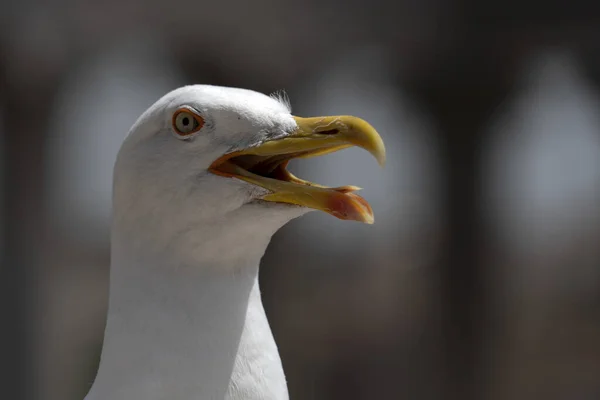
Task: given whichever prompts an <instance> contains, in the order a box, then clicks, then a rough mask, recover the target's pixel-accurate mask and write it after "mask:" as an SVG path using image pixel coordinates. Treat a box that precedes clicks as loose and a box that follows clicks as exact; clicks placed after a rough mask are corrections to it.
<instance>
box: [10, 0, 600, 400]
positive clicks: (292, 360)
mask: <svg viewBox="0 0 600 400" xmlns="http://www.w3.org/2000/svg"><path fill="white" fill-rule="evenodd" d="M0 6H1V7H0V210H1V214H0V227H1V230H0V257H1V260H2V264H1V269H0V304H1V306H0V311H1V316H2V318H1V321H2V322H1V323H0V334H1V335H2V338H1V340H0V343H1V344H0V349H1V352H0V354H1V356H0V366H1V367H2V370H1V373H0V392H1V393H0V398H1V399H3V400H4V399H6V400H9V399H11V400H12V399H16V400H19V399H35V400H38V399H39V400H81V399H83V397H84V395H85V394H86V393H87V390H88V388H89V387H90V385H91V383H92V381H93V379H94V376H95V372H96V368H97V365H98V361H99V354H100V349H101V346H102V339H103V329H104V323H105V321H104V320H105V317H106V310H107V304H106V302H107V294H108V293H107V290H108V272H109V262H110V260H109V227H110V207H111V204H110V203H111V200H110V199H111V180H112V167H113V162H114V160H115V156H116V153H117V151H118V148H119V146H120V143H121V141H122V140H123V138H124V136H125V134H126V133H127V131H128V129H129V127H130V126H131V125H132V123H133V122H134V121H135V120H136V119H137V117H138V116H139V114H140V113H141V112H142V111H144V110H145V109H146V108H147V107H149V106H150V105H151V104H152V103H153V102H154V101H156V100H157V99H158V98H159V97H160V96H162V95H163V94H164V93H166V92H167V91H169V90H171V89H174V88H176V87H178V86H182V85H184V84H190V83H208V84H215V85H226V86H238V87H244V88H249V89H254V90H257V91H261V92H264V93H270V92H273V91H276V90H281V89H284V90H285V91H286V92H287V94H288V95H289V97H290V99H291V103H292V107H293V111H294V114H296V115H301V116H312V115H327V114H353V115H357V116H360V117H363V118H365V119H367V120H368V121H370V122H371V123H372V124H373V125H374V126H375V128H377V130H378V131H379V132H380V133H381V135H382V137H383V138H384V140H385V142H386V146H387V148H388V160H389V161H388V164H387V167H386V168H385V170H383V171H381V170H380V169H379V168H378V167H377V165H376V163H375V161H374V160H372V159H371V158H370V156H369V155H368V154H367V153H366V152H361V151H359V150H354V149H351V150H346V151H344V152H341V153H336V154H333V155H330V156H328V157H324V158H318V159H312V160H311V161H310V162H308V161H298V162H296V163H295V164H293V165H292V166H291V168H292V170H293V171H295V172H297V173H298V174H299V175H300V176H302V177H303V178H305V179H309V180H315V181H318V182H319V183H323V184H328V185H336V186H338V185H345V184H356V185H358V186H360V187H363V188H364V192H363V195H364V196H365V197H366V198H367V200H369V202H370V203H371V204H372V206H373V209H374V211H375V218H376V223H375V225H372V226H366V225H365V226H363V225H361V224H357V223H348V222H343V221H338V220H336V219H334V218H333V217H331V216H328V215H326V214H323V213H311V214H309V215H307V216H305V217H303V218H301V219H299V220H296V221H293V222H292V223H290V224H289V225H287V226H286V227H284V228H283V229H282V230H281V231H280V232H278V233H277V235H276V236H275V237H274V239H273V240H272V243H271V245H270V247H269V249H268V251H267V254H266V256H265V258H264V260H263V264H262V269H261V284H262V290H263V299H264V302H265V307H266V309H267V313H268V316H269V319H270V322H271V325H272V328H273V331H274V334H275V337H276V340H277V342H278V344H279V347H280V351H281V355H282V358H283V363H284V368H285V370H286V372H287V376H288V381H289V386H290V393H291V398H292V400H304V399H306V400H320V399H325V400H337V399H340V400H341V399H343V400H371V399H461V400H471V399H473V400H476V399H477V400H478V399H490V400H505V399H516V400H519V399H550V400H554V399H556V400H562V399H565V400H567V399H568V400H579V399H581V400H587V399H590V400H592V399H599V398H600V113H599V110H600V109H599V106H600V13H599V12H597V11H598V10H596V7H594V2H592V1H591V0H590V1H578V0H573V1H570V2H568V4H566V5H565V4H559V2H553V1H541V0H521V1H516V0H506V1H493V2H492V1H477V0H421V1H416V0H398V1H385V0H372V1H368V2H367V1H362V0H321V1H314V0H304V1H291V0H256V1H253V2H249V1H243V0H221V1H217V2H209V1H207V0H196V1H192V0H174V1H171V2H166V1H158V0H150V1H145V2H142V1H139V0H120V1H116V0H104V1H102V2H89V1H84V2H82V1H75V0H60V1H58V0H57V1H53V2H43V1H41V0H30V1H22V2H16V1H12V2H8V1H6V0H5V1H4V2H2V3H1V4H0Z"/></svg>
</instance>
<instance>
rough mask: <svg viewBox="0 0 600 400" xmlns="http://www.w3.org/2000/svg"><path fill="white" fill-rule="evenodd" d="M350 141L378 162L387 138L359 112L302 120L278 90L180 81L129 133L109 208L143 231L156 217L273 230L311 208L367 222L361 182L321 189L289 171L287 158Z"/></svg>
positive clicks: (370, 219)
mask: <svg viewBox="0 0 600 400" xmlns="http://www.w3.org/2000/svg"><path fill="white" fill-rule="evenodd" d="M352 146H358V147H361V148H364V149H365V150H367V151H368V152H370V153H371V154H372V155H373V156H374V157H375V158H376V159H377V161H378V162H379V163H380V164H382V165H383V163H384V161H385V148H384V144H383V141H382V140H381V137H380V136H379V135H378V133H377V132H376V131H375V129H374V128H373V127H372V126H371V125H369V124H368V123H367V122H366V121H364V120H362V119H360V118H357V117H352V116H332V117H313V118H301V117H297V116H293V115H292V114H291V110H290V107H289V102H287V101H285V99H284V98H282V96H267V95H264V94H262V93H258V92H254V91H251V90H245V89H237V88H226V87H217V86H208V85H193V86H186V87H182V88H179V89H176V90H174V91H172V92H170V93H168V94H166V95H165V96H164V97H162V98H161V99H159V100H158V101H157V102H156V103H155V104H153V105H152V106H151V107H150V108H149V109H148V110H146V112H144V113H143V114H142V115H141V116H140V118H139V119H138V120H137V121H136V123H135V124H134V125H133V127H132V128H131V130H130V132H129V134H128V136H127V138H126V139H125V141H124V143H123V145H122V147H121V149H120V151H119V155H118V158H117V163H116V165H115V176H114V186H115V187H114V207H113V214H114V217H115V218H117V219H130V218H136V221H135V222H136V225H138V226H146V228H147V229H152V226H151V222H152V221H155V222H156V223H157V224H160V226H161V227H162V228H164V227H165V226H167V225H169V224H171V225H178V226H184V225H186V223H187V225H190V224H193V223H194V221H195V222H197V223H201V222H202V223H211V222H213V223H214V224H215V225H219V224H227V223H230V224H231V223H233V221H235V220H240V219H241V220H244V219H245V220H247V219H253V222H255V223H258V224H259V225H258V226H261V225H260V224H261V223H264V224H268V223H269V221H271V220H272V221H274V225H279V226H277V228H279V227H280V226H281V225H283V224H285V222H287V221H289V220H290V219H292V218H294V217H297V216H300V215H302V214H304V213H306V212H307V211H310V210H321V211H324V212H326V213H329V214H331V215H333V216H335V217H337V218H341V219H347V220H355V221H361V222H365V223H372V222H373V213H372V210H371V207H370V206H369V204H368V203H367V202H366V201H365V200H364V199H363V198H362V197H360V196H358V195H357V194H355V193H354V192H355V191H356V190H358V188H357V187H355V186H342V187H337V188H329V187H325V186H321V185H318V184H315V183H312V182H308V181H305V180H302V179H300V178H297V177H296V176H294V175H292V174H291V173H290V172H289V171H288V170H287V168H286V167H287V165H288V163H289V161H290V160H292V159H295V158H310V157H315V156H321V155H324V154H327V153H331V152H335V151H338V150H341V149H345V148H348V147H352ZM178 221H180V222H181V223H179V224H178V223H177V222H178ZM184 222H186V223H184ZM154 228H156V226H155V227H154Z"/></svg>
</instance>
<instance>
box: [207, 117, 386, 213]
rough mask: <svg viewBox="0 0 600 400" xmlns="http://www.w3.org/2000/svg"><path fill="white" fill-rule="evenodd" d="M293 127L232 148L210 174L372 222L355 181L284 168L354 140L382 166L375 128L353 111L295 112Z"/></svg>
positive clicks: (276, 196) (382, 155)
mask: <svg viewBox="0 0 600 400" xmlns="http://www.w3.org/2000/svg"><path fill="white" fill-rule="evenodd" d="M294 119H295V120H296V124H297V128H296V129H295V130H294V132H292V133H290V134H289V135H288V136H286V137H284V138H280V139H274V140H270V141H267V142H263V143H261V144H260V145H258V146H255V147H250V148H247V149H244V150H241V151H236V152H232V153H229V154H226V155H224V156H223V157H220V158H219V159H218V160H216V161H215V162H213V164H212V165H211V167H210V169H209V170H210V171H211V172H212V173H214V174H217V175H221V176H225V177H234V178H238V179H241V180H243V181H246V182H249V183H252V184H254V185H257V186H260V187H263V188H265V189H267V190H269V193H268V194H266V195H265V196H263V197H262V200H265V201H273V202H280V203H288V204H295V205H299V206H303V207H309V208H313V209H316V210H321V211H325V212H327V213H329V214H331V215H333V216H335V217H338V218H340V219H346V220H354V221H360V222H365V223H367V224H372V223H373V221H374V219H373V210H372V209H371V206H370V205H369V203H367V201H366V200H365V199H363V198H362V197H360V196H358V195H357V194H355V193H353V192H355V191H357V190H359V188H357V187H356V186H342V187H337V188H329V187H325V186H321V185H317V184H315V183H312V182H308V181H305V180H302V179H300V178H297V177H295V176H294V175H292V174H291V173H290V172H289V171H288V170H287V169H286V167H287V164H288V162H289V161H290V160H291V159H293V158H309V157H315V156H320V155H324V154H327V153H332V152H335V151H338V150H342V149H345V148H348V147H352V146H358V147H361V148H363V149H365V150H367V151H368V152H369V153H371V154H372V155H373V156H374V157H375V158H376V159H377V161H378V162H379V164H380V165H381V166H383V165H384V163H385V147H384V144H383V140H382V139H381V137H380V136H379V134H378V133H377V131H376V130H375V129H374V128H373V127H372V126H371V125H370V124H369V123H368V122H366V121H364V120H362V119H360V118H357V117H352V116H334V117H314V118H300V117H294Z"/></svg>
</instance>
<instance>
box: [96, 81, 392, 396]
mask: <svg viewBox="0 0 600 400" xmlns="http://www.w3.org/2000/svg"><path fill="white" fill-rule="evenodd" d="M182 107H187V108H188V109H189V110H190V111H193V113H194V115H196V114H197V115H199V116H201V119H202V122H203V125H201V129H199V131H197V132H196V133H194V134H193V135H189V136H187V137H185V138H184V140H181V139H182V138H181V137H178V135H177V134H176V132H174V128H173V121H174V113H176V112H177V110H180V109H181V108H182ZM336 118H337V117H336ZM340 118H341V119H340ZM350 118H353V117H339V118H338V119H335V120H332V121H333V122H332V123H335V124H338V125H336V126H339V127H340V128H339V132H338V128H336V130H335V132H333V131H332V130H331V126H329V125H328V127H327V128H328V130H327V131H323V129H324V128H323V127H322V126H318V127H315V128H314V131H315V133H313V134H311V135H312V136H311V137H310V138H307V137H302V138H301V139H302V140H300V141H296V142H294V141H293V139H290V138H292V137H294V132H297V131H298V129H299V127H300V125H301V124H302V123H301V122H298V121H299V119H297V118H296V117H293V116H292V115H291V114H290V110H289V106H288V105H287V104H286V103H285V102H282V101H280V100H278V98H273V97H269V96H265V95H263V94H260V93H256V92H253V91H248V90H243V89H233V88H221V87H214V86H200V85H198V86H188V87H184V88H180V89H177V90H175V91H173V92H171V93H169V94H167V95H166V96H164V97H163V98H162V99H160V100H159V101H158V102H157V103H155V104H154V105H153V106H152V107H150V108H149V109H148V110H147V111H146V112H145V113H144V114H143V115H142V116H141V117H140V118H139V119H138V121H137V122H136V123H135V124H134V126H133V127H132V129H131V131H130V133H129V135H128V136H127V138H126V139H125V141H124V143H123V145H122V147H121V150H120V152H119V155H118V158H117V162H116V165H115V172H114V194H113V225H112V234H111V276H110V302H109V313H108V320H107V325H106V331H105V339H104V345H103V350H102V357H101V362H100V367H99V371H98V374H97V377H96V380H95V382H94V384H93V386H92V388H91V389H90V392H89V393H88V395H87V397H86V400H109V399H110V400H121V399H122V400H138V399H139V400H142V399H144V400H153V399H156V400H158V399H169V400H192V399H193V400H217V399H218V400H221V399H228V400H259V399H260V400H282V399H287V398H288V393H287V387H286V382H285V377H284V373H283V369H282V365H281V361H280V358H279V354H278V352H277V347H276V344H275V341H274V340H273V336H272V334H271V330H270V328H269V324H268V321H267V318H266V315H265V312H264V309H263V306H262V302H261V299H260V290H259V287H258V279H257V276H258V265H259V262H260V259H261V257H262V255H263V253H264V251H265V249H266V247H267V245H268V243H269V241H270V238H271V236H272V235H273V234H274V233H275V232H276V231H277V230H278V229H279V228H280V227H281V226H283V225H284V224H285V223H286V222H288V221H290V220H291V219H293V218H295V217H298V216H300V215H302V214H304V213H306V212H307V211H310V208H308V207H305V206H303V203H302V202H301V201H300V200H294V199H295V197H294V196H293V192H294V190H297V191H298V193H299V195H300V194H306V193H307V192H310V191H317V190H319V192H318V193H321V194H324V195H325V197H324V198H325V199H326V200H327V199H329V197H328V196H330V197H331V198H334V197H335V199H337V200H338V201H339V199H338V198H339V197H340V196H341V197H342V203H343V204H341V206H340V205H338V204H337V203H336V205H335V207H338V206H339V207H341V208H340V209H339V210H342V211H343V212H346V208H345V207H349V206H352V207H355V206H356V207H359V208H357V210H359V214H360V213H367V211H369V212H370V210H367V211H365V209H364V204H366V202H364V200H362V199H360V198H359V197H358V196H356V195H354V194H350V192H352V191H353V190H354V189H351V188H349V187H345V188H339V189H318V188H310V187H308V186H307V185H308V183H307V185H304V184H290V183H289V182H290V181H289V179H291V178H287V177H283V178H281V177H279V178H277V179H276V178H274V177H273V176H270V175H268V174H269V173H271V172H266V171H267V170H266V169H259V168H258V167H255V165H258V164H259V162H258V160H260V161H261V162H265V160H266V161H269V160H270V159H269V158H268V157H266V158H265V157H262V156H261V157H262V158H260V157H255V159H256V160H255V161H254V162H252V165H253V166H252V168H254V169H253V170H252V171H253V172H254V173H256V174H258V175H252V176H256V179H257V180H260V182H263V181H264V182H266V183H265V186H268V185H269V182H272V181H275V182H276V183H278V184H280V183H281V184H284V185H287V186H283V187H288V186H293V187H292V189H290V190H291V191H292V192H290V193H287V192H286V193H285V196H283V195H282V196H283V197H281V198H282V199H284V200H281V199H280V200H278V201H277V202H274V201H262V200H261V199H262V198H263V197H264V196H265V195H267V194H269V193H272V192H273V191H272V190H269V189H267V188H265V187H262V186H261V184H260V182H259V183H258V184H255V183H250V182H247V181H245V180H244V179H243V178H240V179H235V178H237V175H232V176H233V178H232V177H227V176H220V175H218V174H215V173H213V172H214V169H213V170H211V165H214V162H215V160H217V159H220V158H222V157H223V156H224V155H227V154H233V153H235V152H240V151H245V150H247V149H252V151H255V150H256V149H258V148H260V149H262V148H264V147H267V149H270V147H268V146H270V145H272V144H273V143H275V146H278V147H276V148H277V149H278V150H277V151H279V152H283V150H281V149H282V148H283V147H285V152H290V151H291V150H289V149H290V148H291V147H293V146H296V147H298V146H306V143H307V142H310V143H317V144H318V146H320V148H321V150H322V148H323V146H325V145H326V144H327V143H333V142H332V140H337V141H338V142H340V143H341V142H343V141H345V142H344V143H346V145H345V147H348V144H349V143H350V142H351V141H352V140H354V141H355V142H356V141H358V139H356V138H359V139H360V140H362V142H361V144H360V145H361V147H364V148H366V149H368V150H369V151H371V152H372V153H373V154H374V155H376V156H377V157H378V158H379V159H380V160H382V159H383V158H382V157H383V156H384V150H383V144H382V143H379V142H377V140H379V141H380V138H379V137H378V136H377V134H376V132H375V131H374V130H372V131H370V130H368V128H364V127H361V128H360V129H358V128H353V127H351V126H350V127H347V126H346V125H353V124H355V123H359V122H357V121H358V119H350ZM339 121H342V122H344V123H345V124H346V125H339V124H341V122H339ZM311 123H312V122H311ZM360 123H362V122H360ZM313 125H314V124H313ZM370 129H372V128H370ZM346 131H347V132H350V133H347V134H346V133H345V132H346ZM332 132H333V134H332ZM356 132H358V133H356ZM365 132H366V133H365ZM373 132H375V133H373ZM326 134H327V135H328V136H326ZM357 135H358V136H357ZM296 136H297V135H296ZM305 136H306V135H305ZM348 138H350V139H348ZM378 138H379V139H378ZM284 139H285V140H284ZM286 140H287V141H286ZM288 142H289V143H288ZM290 143H291V145H290ZM298 143H301V144H300V145H299V144H298ZM336 143H337V142H336ZM265 144H266V145H268V146H265ZM261 146H262V147H261ZM290 146H291V147H290ZM311 146H313V147H314V146H315V145H314V144H311ZM369 146H371V147H369ZM298 148H299V147H298ZM332 149H333V148H332ZM296 150H297V149H296ZM269 151H271V150H269ZM303 151H304V152H306V149H304V148H303ZM331 151H333V150H331ZM278 154H279V153H278ZM282 154H283V153H282ZM285 154H288V153H285ZM279 155H281V154H279ZM249 157H254V156H249ZM269 157H270V156H269ZM287 158H288V159H289V158H292V153H289V157H287ZM246 164H248V162H247V161H246ZM248 168H249V169H248V171H250V168H251V167H248ZM282 168H284V167H282ZM211 171H212V172H211ZM269 171H271V170H269ZM279 171H280V172H281V171H282V170H281V169H280V170H279ZM263 173H264V177H263V176H262V174H263ZM259 175H261V176H259ZM296 186H297V187H298V189H296ZM286 196H287V197H286ZM285 199H288V200H285ZM289 199H292V200H289ZM357 199H359V200H357ZM280 201H284V202H285V201H287V202H288V203H292V204H284V203H281V202H280ZM367 206H368V205H367ZM323 207H325V208H323V209H326V210H329V209H328V208H327V207H329V206H327V205H324V206H323ZM361 207H363V208H361ZM367 208H368V207H367ZM339 210H338V209H336V210H334V211H336V212H337V211H339ZM351 211H352V210H351ZM328 212H329V211H328ZM343 212H342V214H340V215H342V217H343V216H344V215H346V214H343ZM332 213H333V211H332ZM338 214H339V213H338ZM340 215H338V216H340ZM357 215H358V214H357ZM361 215H362V214H361ZM347 218H348V219H359V217H356V215H354V214H352V212H351V213H350V214H348V216H347ZM361 218H362V217H361ZM367 219H368V218H366V219H363V220H365V221H366V220H367ZM371 219H372V216H371Z"/></svg>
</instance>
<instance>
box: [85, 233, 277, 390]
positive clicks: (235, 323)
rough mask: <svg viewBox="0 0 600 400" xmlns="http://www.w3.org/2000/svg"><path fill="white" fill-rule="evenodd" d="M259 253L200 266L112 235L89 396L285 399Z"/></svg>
mask: <svg viewBox="0 0 600 400" xmlns="http://www.w3.org/2000/svg"><path fill="white" fill-rule="evenodd" d="M267 242H268V240H267ZM138 244H139V243H138ZM264 247H266V244H265V245H264ZM136 248H137V249H138V250H136ZM262 252H264V248H263V249H262V251H260V252H258V253H255V254H253V255H252V256H250V257H248V258H246V259H244V258H230V259H228V261H227V262H226V263H225V262H223V263H222V264H223V265H221V262H219V261H217V260H218V257H207V258H206V260H205V261H200V260H198V262H201V263H203V264H204V265H198V264H197V263H195V262H192V261H191V260H188V261H182V259H181V258H180V257H177V256H175V255H173V253H172V252H168V251H165V252H161V251H155V252H152V251H147V252H142V251H139V246H137V245H136V244H135V243H128V242H127V239H126V238H124V237H118V238H117V240H115V237H114V234H113V241H112V260H111V279H110V302H109V312H108V319H107V326H106V331H105V338H104V345H103V349H102V356H101V362H100V367H99V371H98V375H97V377H96V380H95V382H94V384H93V387H92V389H91V390H90V393H89V394H88V397H87V398H86V399H87V400H108V399H110V400H137V399H144V400H152V399H157V400H158V399H172V400H180V399H181V400H188V399H189V400H198V399H200V400H204V399H206V400H212V399H215V400H217V399H219V400H221V399H232V400H234V399H235V400H237V399H244V400H245V399H254V398H256V399H259V398H260V399H273V400H274V399H277V400H280V399H287V389H286V387H285V379H284V377H283V371H282V368H281V361H280V359H279V355H278V353H277V348H276V346H275V342H274V340H273V337H272V334H271V331H270V328H269V324H268V322H267V319H266V316H265V313H264V309H263V306H262V302H261V298H260V292H259V287H258V278H257V276H258V264H259V261H260V257H261V256H262ZM165 254H168V255H165ZM224 264H226V265H224ZM246 394H247V395H246ZM254 396H255V397H254Z"/></svg>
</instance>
